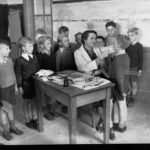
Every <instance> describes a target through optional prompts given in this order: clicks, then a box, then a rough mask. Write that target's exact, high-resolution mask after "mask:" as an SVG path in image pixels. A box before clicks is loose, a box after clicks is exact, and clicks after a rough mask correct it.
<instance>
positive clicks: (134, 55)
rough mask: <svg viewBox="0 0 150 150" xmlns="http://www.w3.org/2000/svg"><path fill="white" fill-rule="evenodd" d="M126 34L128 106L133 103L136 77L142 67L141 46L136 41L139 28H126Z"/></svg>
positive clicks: (140, 72)
mask: <svg viewBox="0 0 150 150" xmlns="http://www.w3.org/2000/svg"><path fill="white" fill-rule="evenodd" d="M128 36H129V38H130V41H131V44H130V46H129V47H128V48H127V49H126V53H127V54H128V56H129V58H130V62H131V63H130V74H131V75H130V86H131V93H130V99H129V100H128V102H127V105H128V106H129V107H132V106H133V105H134V103H135V96H136V93H137V86H138V85H137V81H138V77H140V76H141V74H142V69H143V46H142V44H140V43H139V42H138V37H139V29H138V28H136V27H133V28H130V29H128Z"/></svg>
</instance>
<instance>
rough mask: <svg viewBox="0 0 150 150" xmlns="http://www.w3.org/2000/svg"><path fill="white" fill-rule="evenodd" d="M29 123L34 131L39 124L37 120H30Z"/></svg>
mask: <svg viewBox="0 0 150 150" xmlns="http://www.w3.org/2000/svg"><path fill="white" fill-rule="evenodd" d="M30 123H31V125H32V127H33V129H35V130H37V129H38V126H39V123H38V120H37V119H32V120H31V121H30Z"/></svg>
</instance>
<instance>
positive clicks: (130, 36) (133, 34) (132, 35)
mask: <svg viewBox="0 0 150 150" xmlns="http://www.w3.org/2000/svg"><path fill="white" fill-rule="evenodd" d="M128 36H129V38H130V41H131V43H134V42H136V41H137V35H136V34H135V33H134V32H129V33H128Z"/></svg>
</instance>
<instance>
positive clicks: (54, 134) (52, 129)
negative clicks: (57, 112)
mask: <svg viewBox="0 0 150 150" xmlns="http://www.w3.org/2000/svg"><path fill="white" fill-rule="evenodd" d="M149 96H150V94H149V95H146V96H144V95H143V94H139V96H138V99H137V103H136V105H135V106H134V107H133V108H129V109H128V122H127V127H128V128H127V131H126V132H125V133H118V132H115V134H116V140H115V141H111V140H110V143H111V144H116V143H150V102H148V101H147V99H149ZM21 104H22V101H21V99H20V98H18V105H17V106H16V108H15V116H16V120H17V122H16V124H17V126H18V127H19V128H20V129H21V130H23V131H24V134H23V135H21V136H16V135H13V137H14V139H13V140H12V141H6V140H5V139H3V137H1V136H0V143H3V144H6V145H36V144H68V143H69V139H68V133H69V132H68V122H67V119H65V118H63V117H61V116H60V117H58V118H56V119H55V120H54V121H47V120H46V119H44V132H42V133H39V132H37V131H35V130H31V129H29V128H27V127H26V126H25V125H24V124H23V122H24V117H23V113H22V111H21V110H22V107H21ZM81 120H86V121H89V122H90V117H89V116H88V115H86V114H82V116H81ZM81 120H78V121H77V128H78V130H77V144H102V142H103V134H100V133H98V132H97V131H96V130H95V129H94V128H91V127H90V126H89V125H88V124H85V123H83V122H82V121H81ZM0 134H1V133H0Z"/></svg>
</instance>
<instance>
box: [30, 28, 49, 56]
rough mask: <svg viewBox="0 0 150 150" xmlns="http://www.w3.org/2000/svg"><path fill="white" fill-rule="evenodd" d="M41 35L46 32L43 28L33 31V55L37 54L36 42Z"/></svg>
mask: <svg viewBox="0 0 150 150" xmlns="http://www.w3.org/2000/svg"><path fill="white" fill-rule="evenodd" d="M41 36H46V32H45V30H44V29H42V28H38V29H37V30H36V32H35V44H34V49H33V54H34V55H38V53H39V51H38V46H37V43H38V39H39V38H40V37H41Z"/></svg>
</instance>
